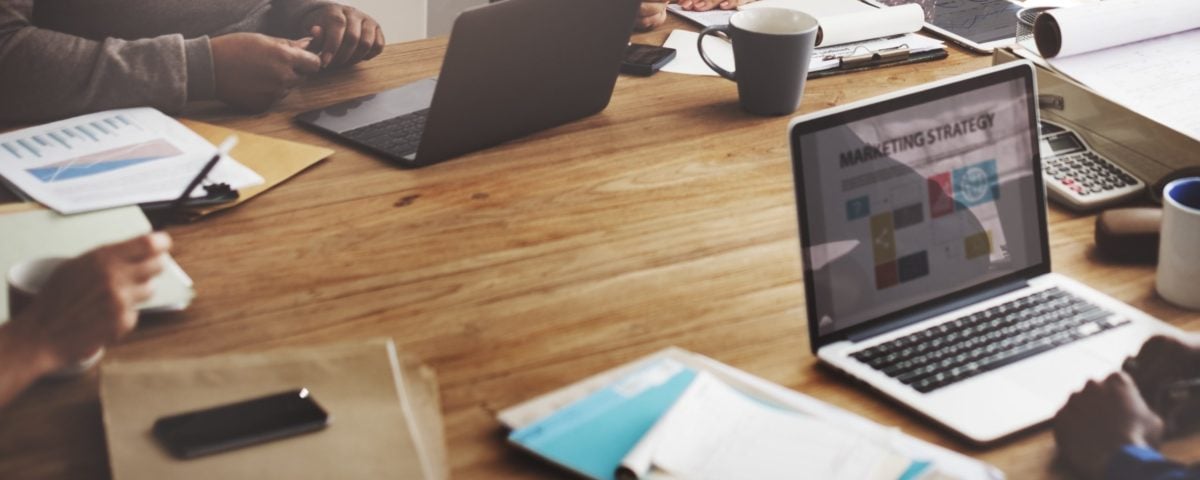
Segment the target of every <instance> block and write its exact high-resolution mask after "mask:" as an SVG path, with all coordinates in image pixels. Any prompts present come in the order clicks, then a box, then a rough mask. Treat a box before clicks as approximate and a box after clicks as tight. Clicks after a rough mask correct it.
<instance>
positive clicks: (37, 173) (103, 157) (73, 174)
mask: <svg viewBox="0 0 1200 480" xmlns="http://www.w3.org/2000/svg"><path fill="white" fill-rule="evenodd" d="M182 153H183V152H180V151H179V149H178V148H176V147H175V146H174V145H172V144H171V143H170V142H167V141H166V140H163V139H154V140H149V141H146V142H142V143H138V144H134V145H128V146H124V147H120V148H114V149H112V150H105V151H103V152H97V153H93V154H90V155H84V156H81V157H75V158H72V159H70V160H65V161H62V162H58V163H53V164H49V165H43V166H40V167H37V168H31V169H28V170H26V171H27V172H29V174H30V175H33V176H34V177H36V178H37V179H38V180H41V181H42V183H53V182H61V181H65V180H71V179H75V178H81V177H88V176H91V175H98V174H101V173H107V172H111V171H114V170H120V169H122V168H127V167H131V166H133V165H138V164H141V163H147V162H153V161H157V160H163V159H166V158H171V157H174V156H177V155H180V154H182Z"/></svg>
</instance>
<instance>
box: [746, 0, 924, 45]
mask: <svg viewBox="0 0 1200 480" xmlns="http://www.w3.org/2000/svg"><path fill="white" fill-rule="evenodd" d="M740 8H741V9H742V10H751V9H755V8H786V9H789V10H796V11H798V12H803V13H807V14H809V15H812V17H813V18H816V19H817V23H819V24H820V31H819V32H818V33H817V46H829V45H841V44H845V43H850V42H861V41H863V40H870V39H872V38H880V37H891V36H894V35H900V34H904V33H913V32H917V31H919V30H921V28H922V27H924V26H925V11H924V10H922V9H921V6H920V5H917V4H911V3H910V4H907V5H897V6H894V7H883V8H876V7H873V6H870V5H867V4H865V3H862V2H860V1H858V0H760V1H757V2H753V3H748V4H746V5H743V6H742V7H740Z"/></svg>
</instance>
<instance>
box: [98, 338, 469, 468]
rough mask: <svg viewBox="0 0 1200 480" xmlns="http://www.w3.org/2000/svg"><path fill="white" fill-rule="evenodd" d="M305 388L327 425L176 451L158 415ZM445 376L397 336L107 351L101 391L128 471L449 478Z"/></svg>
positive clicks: (120, 463) (107, 425) (112, 442)
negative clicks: (141, 353) (194, 351)
mask: <svg viewBox="0 0 1200 480" xmlns="http://www.w3.org/2000/svg"><path fill="white" fill-rule="evenodd" d="M296 388H307V389H308V390H309V391H310V392H312V395H313V398H314V399H315V400H316V401H317V403H318V404H320V405H321V407H322V408H324V409H325V410H326V412H328V413H329V417H330V420H329V426H328V427H326V428H325V429H323V430H320V431H318V432H315V433H309V434H305V435H300V436H296V437H289V438H285V439H281V440H276V441H272V442H268V443H263V444H258V445H254V446H250V447H245V448H241V449H237V450H230V451H226V452H222V453H218V454H214V455H208V456H204V457H199V458H194V459H189V460H179V459H176V458H173V457H171V455H170V454H169V453H167V451H166V449H165V448H163V447H161V446H159V445H157V444H156V441H155V439H154V436H153V435H152V434H151V428H152V427H153V425H154V421H155V419H157V418H159V417H163V416H167V415H171V414H177V413H181V412H186V411H192V410H197V409H201V408H207V407H212V406H216V405H224V404H228V403H232V402H236V401H239V400H245V399H248V398H256V397H260V396H263V395H268V394H272V393H278V392H280V391H285V390H290V389H296ZM437 391H438V390H437V382H436V380H435V378H434V376H433V372H432V371H431V370H429V369H428V368H425V367H422V366H421V365H420V364H418V363H416V362H414V361H411V360H407V359H405V358H403V357H400V356H398V355H397V353H396V348H395V346H394V345H393V344H392V341H391V340H372V341H368V342H361V343H349V344H341V345H332V346H324V347H317V348H307V349H295V350H282V351H275V352H266V353H255V354H241V355H221V356H215V357H207V358H196V359H185V360H149V361H140V362H126V363H119V362H118V363H114V362H106V363H104V364H103V365H102V366H101V371H100V400H101V403H102V404H103V410H104V412H103V413H104V429H105V435H106V437H107V439H108V450H109V462H110V464H111V465H112V477H113V478H114V479H117V480H131V479H147V480H149V479H154V480H158V479H164V478H170V479H176V480H187V479H214V478H220V479H235V478H246V479H252V478H255V479H256V478H286V479H289V480H299V479H314V480H315V479H331V478H405V479H408V478H412V479H418V478H420V479H445V478H448V472H447V465H446V451H445V440H444V434H443V431H442V420H441V415H440V406H439V404H440V402H439V400H438V394H437Z"/></svg>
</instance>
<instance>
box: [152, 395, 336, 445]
mask: <svg viewBox="0 0 1200 480" xmlns="http://www.w3.org/2000/svg"><path fill="white" fill-rule="evenodd" d="M328 423H329V414H327V413H325V409H323V408H321V406H320V405H318V404H317V401H316V400H314V399H313V397H312V394H311V393H310V392H309V391H308V389H306V388H301V389H297V390H289V391H286V392H280V393H276V394H272V395H267V396H264V397H259V398H253V399H250V400H245V401H241V402H236V403H230V404H227V405H221V406H217V407H213V408H206V409H203V410H196V411H191V412H185V413H181V414H178V415H171V416H169V417H163V418H160V419H158V420H157V421H155V422H154V436H155V437H156V438H158V440H159V441H160V442H162V444H163V445H164V446H166V447H167V450H168V451H170V452H171V454H172V455H174V456H176V457H178V458H193V457H198V456H201V455H207V454H210V453H216V452H220V451H224V450H231V449H234V448H240V447H244V446H247V445H253V444H256V443H262V442H266V441H270V440H275V439H278V438H283V437H289V436H292V435H298V434H301V433H306V432H312V431H316V430H320V429H323V428H325V426H326V425H328Z"/></svg>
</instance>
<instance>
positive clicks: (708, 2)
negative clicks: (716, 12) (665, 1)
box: [679, 0, 754, 12]
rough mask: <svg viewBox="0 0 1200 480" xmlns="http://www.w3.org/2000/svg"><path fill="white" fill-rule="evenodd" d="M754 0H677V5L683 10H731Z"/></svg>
mask: <svg viewBox="0 0 1200 480" xmlns="http://www.w3.org/2000/svg"><path fill="white" fill-rule="evenodd" d="M752 1H754V0H679V6H680V7H683V9H684V10H693V11H697V12H707V11H709V10H712V9H714V8H719V9H721V10H733V9H735V8H737V7H740V6H742V5H745V4H747V3H750V2H752Z"/></svg>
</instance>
